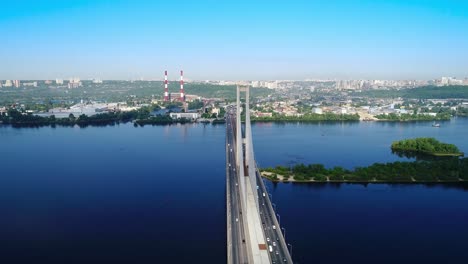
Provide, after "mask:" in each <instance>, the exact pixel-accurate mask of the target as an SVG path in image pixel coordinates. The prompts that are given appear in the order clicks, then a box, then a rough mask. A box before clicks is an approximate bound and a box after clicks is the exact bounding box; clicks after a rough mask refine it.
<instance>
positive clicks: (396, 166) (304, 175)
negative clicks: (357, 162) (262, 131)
mask: <svg viewBox="0 0 468 264" xmlns="http://www.w3.org/2000/svg"><path fill="white" fill-rule="evenodd" d="M262 171H267V172H270V173H272V174H271V175H269V176H267V177H268V178H269V179H271V180H274V181H278V180H279V178H278V175H283V176H285V180H288V179H289V178H290V177H293V178H294V180H296V181H316V182H326V181H332V182H344V181H346V182H458V181H460V180H463V181H468V158H462V159H458V158H452V159H446V160H438V161H413V162H400V161H397V162H390V163H374V164H372V165H370V166H368V167H356V168H355V169H353V170H347V169H344V168H342V167H339V166H337V167H334V168H330V169H327V168H325V167H324V166H323V165H322V164H309V165H304V164H298V165H295V166H294V167H291V168H288V167H284V166H277V167H275V168H266V169H262Z"/></svg>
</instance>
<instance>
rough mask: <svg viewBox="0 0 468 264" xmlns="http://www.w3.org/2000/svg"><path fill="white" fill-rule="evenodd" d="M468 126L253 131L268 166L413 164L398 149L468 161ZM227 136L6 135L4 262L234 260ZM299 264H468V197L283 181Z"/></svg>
mask: <svg viewBox="0 0 468 264" xmlns="http://www.w3.org/2000/svg"><path fill="white" fill-rule="evenodd" d="M467 132H468V119H453V120H452V121H447V122H442V123H441V127H440V128H433V127H431V123H427V122H420V123H377V122H360V123H313V124H296V123H292V124H273V123H256V124H254V125H253V137H254V148H255V155H256V158H257V160H258V162H259V164H260V166H275V165H278V164H283V165H293V164H296V163H300V162H304V163H323V164H325V165H326V166H327V167H331V166H336V165H339V166H343V167H346V168H352V167H354V166H364V165H369V164H372V163H374V162H386V161H394V160H405V158H399V157H397V156H395V155H392V154H391V151H390V149H389V145H390V143H391V142H392V141H393V140H399V139H403V138H409V137H419V136H433V137H436V138H437V139H439V140H441V141H443V142H448V143H453V144H456V145H457V146H459V147H460V149H461V150H462V151H464V152H465V153H467V152H468V140H467V136H466V135H467ZM224 140H225V127H224V125H215V126H213V125H203V124H186V125H173V126H145V127H137V128H135V127H133V126H132V125H131V124H125V125H116V126H107V127H86V128H78V127H73V128H70V127H56V128H50V127H43V128H20V129H15V128H12V127H9V126H0V160H1V163H0V164H1V169H0V173H1V176H0V215H1V217H0V263H19V262H23V263H24V262H29V263H33V262H34V263H37V262H44V263H225V261H226V230H225V229H226V219H225V217H226V216H225V214H226V211H225V168H224V164H225V163H224V161H225V157H224V155H225V152H224ZM268 186H269V188H270V190H271V191H272V196H273V201H274V202H275V204H276V206H277V208H278V213H279V214H280V217H281V219H280V220H281V223H282V225H283V226H284V227H285V228H286V240H287V241H288V243H290V244H291V245H292V250H293V259H295V261H296V262H297V263H344V262H346V263H465V260H466V259H468V252H467V251H466V250H464V249H465V246H464V245H465V244H466V243H465V242H466V241H465V240H466V238H468V227H467V226H466V219H468V192H467V191H466V189H467V188H466V187H465V188H463V186H456V187H446V186H443V185H435V186H428V185H421V184H414V185H413V184H412V185H388V184H370V185H367V186H364V185H358V184H341V185H340V184H338V185H335V184H320V185H319V184H315V185H304V184H291V183H289V184H283V183H280V184H275V185H273V184H271V183H268Z"/></svg>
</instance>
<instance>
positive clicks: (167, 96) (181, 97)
mask: <svg viewBox="0 0 468 264" xmlns="http://www.w3.org/2000/svg"><path fill="white" fill-rule="evenodd" d="M167 84H168V83H167V70H166V71H164V101H165V102H169V101H170V100H171V96H170V94H169V89H168V87H167ZM179 100H180V101H181V102H183V103H185V91H184V71H183V70H181V71H180V95H179Z"/></svg>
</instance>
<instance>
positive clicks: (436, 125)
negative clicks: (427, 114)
mask: <svg viewBox="0 0 468 264" xmlns="http://www.w3.org/2000/svg"><path fill="white" fill-rule="evenodd" d="M432 127H440V124H439V123H436V122H434V124H432Z"/></svg>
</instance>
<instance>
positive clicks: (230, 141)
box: [226, 118, 248, 264]
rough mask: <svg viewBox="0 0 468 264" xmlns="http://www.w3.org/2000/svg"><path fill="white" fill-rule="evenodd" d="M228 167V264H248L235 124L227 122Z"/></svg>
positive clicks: (230, 121)
mask: <svg viewBox="0 0 468 264" xmlns="http://www.w3.org/2000/svg"><path fill="white" fill-rule="evenodd" d="M226 121H227V122H226V129H227V131H226V136H227V137H226V153H227V155H226V157H227V160H226V163H227V164H226V167H227V175H226V181H227V187H228V189H227V198H228V199H227V208H228V219H227V221H228V243H231V245H230V246H229V247H228V248H229V249H230V250H231V251H230V252H229V250H228V258H229V259H228V263H236V264H237V263H242V264H244V263H248V257H247V251H246V243H245V231H244V223H243V217H242V215H241V214H242V212H241V208H240V204H241V201H240V193H239V192H240V190H239V179H238V176H237V172H236V155H235V151H234V149H233V148H234V146H235V143H234V129H233V127H235V122H233V120H232V119H230V118H227V120H226Z"/></svg>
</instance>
